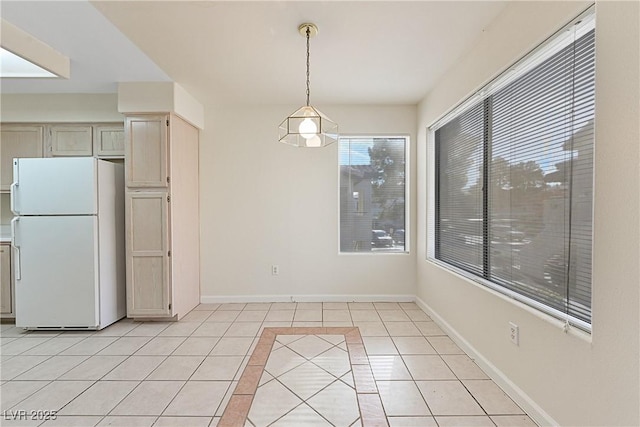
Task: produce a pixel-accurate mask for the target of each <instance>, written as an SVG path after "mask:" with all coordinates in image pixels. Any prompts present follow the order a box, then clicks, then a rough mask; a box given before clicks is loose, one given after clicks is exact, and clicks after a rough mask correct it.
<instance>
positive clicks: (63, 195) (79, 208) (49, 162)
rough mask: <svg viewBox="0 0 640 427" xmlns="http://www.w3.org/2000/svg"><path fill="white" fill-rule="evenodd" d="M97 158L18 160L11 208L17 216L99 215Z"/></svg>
mask: <svg viewBox="0 0 640 427" xmlns="http://www.w3.org/2000/svg"><path fill="white" fill-rule="evenodd" d="M96 161H97V160H96V159H94V158H93V157H78V158H72V157H70V158H45V159H14V161H13V177H14V178H13V179H14V183H13V184H12V185H11V192H12V193H11V194H12V200H11V208H12V209H13V210H14V213H15V214H16V215H95V214H96V213H97V212H98V197H97V167H96Z"/></svg>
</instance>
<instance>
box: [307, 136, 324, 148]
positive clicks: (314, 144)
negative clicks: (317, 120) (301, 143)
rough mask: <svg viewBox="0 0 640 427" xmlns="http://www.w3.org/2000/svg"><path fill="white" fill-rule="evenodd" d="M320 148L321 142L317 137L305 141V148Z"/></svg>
mask: <svg viewBox="0 0 640 427" xmlns="http://www.w3.org/2000/svg"><path fill="white" fill-rule="evenodd" d="M320 146H322V140H321V139H320V137H319V136H318V135H313V137H312V138H309V139H307V147H320Z"/></svg>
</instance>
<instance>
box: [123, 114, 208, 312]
mask: <svg viewBox="0 0 640 427" xmlns="http://www.w3.org/2000/svg"><path fill="white" fill-rule="evenodd" d="M198 140H199V131H198V129H197V128H195V127H194V126H192V125H191V124H189V123H187V122H186V121H185V120H183V119H182V118H180V117H179V116H176V115H174V114H136V115H130V116H127V117H126V120H125V181H126V203H125V206H126V247H127V250H126V252H127V253H126V260H127V261H126V264H127V265H126V269H127V316H128V317H133V318H155V319H171V318H173V319H175V320H177V319H180V318H181V317H183V316H184V315H185V314H187V313H188V312H189V311H190V310H191V309H193V308H194V307H195V306H196V305H198V303H199V301H200V263H199V214H198V213H199V203H198Z"/></svg>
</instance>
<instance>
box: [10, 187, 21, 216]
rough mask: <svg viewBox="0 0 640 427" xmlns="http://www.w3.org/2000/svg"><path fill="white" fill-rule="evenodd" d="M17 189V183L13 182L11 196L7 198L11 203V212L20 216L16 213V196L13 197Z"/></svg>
mask: <svg viewBox="0 0 640 427" xmlns="http://www.w3.org/2000/svg"><path fill="white" fill-rule="evenodd" d="M17 187H18V183H17V182H14V183H12V184H11V187H10V188H11V194H10V197H9V200H10V203H11V212H13V213H14V214H16V215H20V212H18V208H17V207H16V200H15V199H16V196H15V192H16V188H17Z"/></svg>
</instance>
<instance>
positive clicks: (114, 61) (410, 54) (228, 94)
mask: <svg viewBox="0 0 640 427" xmlns="http://www.w3.org/2000/svg"><path fill="white" fill-rule="evenodd" d="M91 5H93V6H94V7H95V9H93V8H92V6H91ZM505 5H506V3H505V2H495V1H486V2H485V1H470V2H459V1H407V2H404V1H386V2H385V1H353V2H351V1H256V2H248V1H195V2H193V1H149V0H147V1H94V2H92V3H91V4H88V3H87V2H86V1H74V2H58V1H47V2H30V1H21V2H8V1H3V2H2V11H1V13H2V17H3V18H4V19H6V20H8V21H10V22H12V23H14V24H15V25H17V26H19V27H21V28H22V29H24V30H25V31H28V32H30V33H32V34H33V35H35V36H36V37H38V38H40V39H41V40H42V41H44V42H46V43H48V44H50V45H51V46H52V47H54V48H56V49H58V50H60V51H61V52H62V53H64V54H66V55H68V56H70V57H71V60H72V65H71V66H72V70H71V72H72V78H71V81H67V82H61V81H56V82H46V81H37V82H31V83H26V82H24V81H16V79H12V80H7V79H3V81H2V91H3V92H104V91H113V89H110V88H114V87H115V85H114V82H117V81H139V80H147V81H158V80H167V79H169V78H170V79H171V80H174V81H176V82H178V83H179V84H181V85H182V86H183V87H184V88H185V89H186V90H187V91H189V92H190V93H191V94H192V95H194V96H195V97H196V98H198V99H200V100H201V101H202V102H204V103H216V104H224V103H239V104H247V103H259V104H303V103H304V97H305V39H304V38H303V37H302V36H300V35H299V34H298V32H297V27H298V25H299V24H300V23H302V22H309V21H311V22H314V23H315V24H316V25H317V26H318V28H319V34H318V36H317V37H315V38H312V39H311V102H312V103H314V104H415V103H417V102H418V101H419V100H420V99H422V98H423V97H424V95H425V94H426V93H427V92H428V91H429V89H430V88H431V87H432V85H433V84H434V83H435V82H436V81H437V79H438V78H440V77H441V76H442V75H443V74H444V73H445V72H446V70H447V69H449V68H450V67H451V66H452V65H453V64H454V63H455V62H456V61H457V60H458V59H459V58H460V57H462V56H463V55H464V54H465V53H466V52H467V51H469V50H470V49H471V48H472V47H473V45H474V44H475V42H476V40H477V39H478V37H479V36H480V34H481V33H482V32H483V31H485V30H486V29H487V27H488V26H489V24H490V23H491V21H492V20H493V19H494V18H495V17H496V16H497V15H498V14H499V13H500V12H501V11H502V10H503V9H504V7H505ZM97 10H99V11H100V12H102V14H100V13H97ZM105 17H106V18H107V19H108V20H107V19H105ZM109 21H111V23H113V24H114V25H115V27H113V26H109V25H108V24H109ZM116 27H117V29H119V31H121V32H122V34H124V36H123V35H122V34H119V33H118V31H117V30H116ZM125 36H126V37H125ZM131 42H133V43H131ZM136 46H137V48H139V50H137V48H136ZM149 58H150V59H151V61H153V62H151V61H150V60H149ZM153 63H155V64H157V66H158V67H159V68H158V67H154V64H153ZM165 73H166V74H165Z"/></svg>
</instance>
